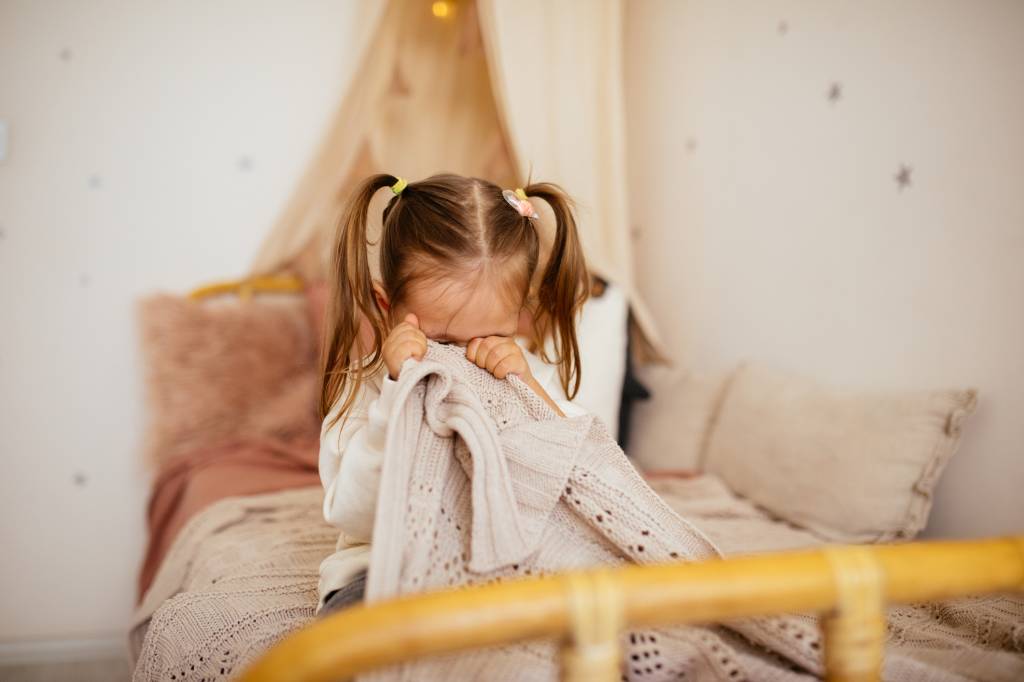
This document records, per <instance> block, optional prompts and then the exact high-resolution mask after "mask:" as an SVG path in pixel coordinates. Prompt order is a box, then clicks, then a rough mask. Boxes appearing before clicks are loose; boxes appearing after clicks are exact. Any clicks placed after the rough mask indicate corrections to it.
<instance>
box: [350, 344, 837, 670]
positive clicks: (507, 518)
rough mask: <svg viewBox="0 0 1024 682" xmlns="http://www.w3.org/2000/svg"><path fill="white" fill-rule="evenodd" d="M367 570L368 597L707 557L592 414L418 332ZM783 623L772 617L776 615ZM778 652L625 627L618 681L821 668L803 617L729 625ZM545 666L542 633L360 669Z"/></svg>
mask: <svg viewBox="0 0 1024 682" xmlns="http://www.w3.org/2000/svg"><path fill="white" fill-rule="evenodd" d="M398 382H399V385H398V387H397V391H396V398H395V403H394V404H395V406H396V407H395V413H394V414H393V415H392V418H391V420H390V421H389V423H388V431H387V444H386V449H385V457H384V463H383V468H382V473H381V487H380V494H379V497H378V500H379V501H378V504H377V510H376V521H375V525H374V535H373V543H372V550H371V558H370V569H369V575H368V579H367V592H366V598H367V601H368V602H373V601H378V600H381V599H387V598H391V597H395V596H398V595H404V594H410V593H414V592H419V591H422V590H426V589H440V588H446V587H451V586H456V585H471V584H480V583H491V582H500V581H503V580H508V579H514V578H518V577H521V576H529V575H544V574H548V573H554V572H557V571H565V570H570V569H579V568H587V567H594V566H600V565H616V564H623V563H629V562H632V563H652V562H664V561H672V560H699V559H706V558H710V557H716V556H720V552H719V550H718V549H717V548H716V547H715V546H714V545H713V544H712V543H711V541H710V540H708V538H707V537H706V536H705V535H704V534H703V533H701V532H700V531H698V530H697V529H696V528H694V527H693V526H692V525H691V524H690V523H688V522H687V521H685V520H684V519H683V518H681V517H680V516H679V515H678V514H676V513H675V512H674V511H673V510H672V509H671V508H670V507H669V506H668V505H666V504H665V502H664V501H663V500H662V499H661V498H659V497H658V495H657V494H656V493H655V492H654V491H653V490H651V488H650V487H649V486H648V485H647V483H646V482H645V481H644V480H643V479H642V478H641V477H640V475H639V474H638V473H637V471H636V470H635V469H634V468H633V466H632V465H631V464H630V462H629V461H628V460H627V459H626V456H625V455H624V454H623V452H622V450H621V449H620V448H619V447H618V445H617V444H616V443H615V441H614V439H613V438H612V437H611V436H610V435H609V433H608V431H607V430H606V429H605V427H604V426H603V425H602V424H601V423H600V422H599V421H597V420H595V419H594V418H593V417H592V416H589V415H587V416H583V417H575V418H571V419H565V418H559V417H558V416H557V415H556V414H555V413H554V412H553V411H552V410H551V408H550V407H548V405H547V404H546V403H545V402H544V401H543V400H541V399H540V398H539V397H538V396H537V395H536V394H535V393H533V391H531V390H530V389H529V388H528V387H527V386H526V385H525V384H524V383H522V382H521V381H519V380H518V378H515V377H513V378H510V379H509V380H507V381H499V380H497V379H494V378H493V377H492V376H491V375H490V374H488V373H487V372H486V371H484V370H481V369H479V368H477V367H476V366H474V365H472V364H471V363H469V362H468V361H467V360H466V359H465V356H464V351H463V350H462V349H461V348H459V347H456V346H444V345H439V344H434V343H431V344H430V345H429V347H428V351H427V354H426V357H425V358H424V359H423V360H422V361H419V362H416V361H408V362H407V363H406V364H405V366H404V367H403V368H402V372H401V375H400V377H399V380H398ZM780 626H781V627H780ZM736 629H737V630H738V631H740V632H742V633H743V634H744V635H746V637H748V638H749V639H750V640H752V641H753V642H756V643H757V644H760V645H762V646H766V647H769V648H770V649H771V650H772V651H773V652H775V653H777V654H781V655H782V656H784V657H785V658H786V659H788V660H787V661H783V660H782V659H781V658H780V659H779V660H778V661H774V664H772V663H773V662H771V661H770V659H767V658H758V657H754V656H751V655H750V654H749V653H747V652H745V651H743V650H742V649H737V648H736V647H735V646H734V645H733V644H731V643H729V642H728V641H727V640H726V639H725V638H724V637H723V635H722V634H721V633H720V632H719V631H718V630H715V629H712V628H684V627H676V628H666V629H658V630H651V631H644V632H629V633H624V634H623V637H622V641H623V645H624V652H625V657H624V660H623V665H622V674H623V679H629V680H652V681H653V680H675V679H679V678H680V676H681V675H686V676H687V677H689V678H690V679H693V678H700V679H720V680H730V681H735V680H739V679H749V680H772V679H780V680H781V679H796V678H797V675H795V673H793V672H792V671H791V670H790V669H789V665H790V663H793V664H796V665H798V666H800V667H801V668H803V669H805V670H811V671H814V672H819V671H820V670H821V655H820V645H819V644H818V635H817V629H816V624H815V622H814V621H813V620H812V619H796V618H786V619H765V620H758V621H750V622H747V623H745V624H743V625H740V626H738V627H737V628H736ZM479 676H486V678H488V679H500V680H554V679H556V678H557V676H558V657H557V655H556V651H555V646H554V643H551V642H546V643H536V644H534V643H531V644H519V645H513V646H506V647H500V648H497V649H488V650H482V651H477V652H471V653H465V654H459V655H454V656H447V657H444V658H441V659H434V660H430V661H426V662H416V663H410V664H407V665H403V666H397V667H394V668H391V669H389V670H387V671H383V672H377V673H374V674H372V675H368V676H365V679H367V680H371V679H372V680H375V681H377V682H380V681H381V680H393V679H402V680H456V679H478V678H479Z"/></svg>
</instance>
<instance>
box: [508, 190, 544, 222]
mask: <svg viewBox="0 0 1024 682" xmlns="http://www.w3.org/2000/svg"><path fill="white" fill-rule="evenodd" d="M501 196H503V197H505V201H507V202H508V203H509V205H510V206H511V207H512V208H514V209H515V210H516V211H518V212H519V215H521V216H523V217H524V218H540V215H538V214H537V211H535V210H534V209H533V204H531V203H530V200H529V199H527V198H526V192H524V191H523V190H522V188H520V189H517V190H516V191H514V192H513V191H512V190H510V189H506V190H502V192H501Z"/></svg>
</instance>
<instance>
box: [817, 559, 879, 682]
mask: <svg viewBox="0 0 1024 682" xmlns="http://www.w3.org/2000/svg"><path fill="white" fill-rule="evenodd" d="M823 553H824V554H825V558H826V559H827V560H828V562H829V564H830V565H831V566H832V576H833V579H834V580H835V587H836V607H835V610H833V611H831V612H828V613H825V614H824V618H823V619H822V630H823V631H824V633H823V634H824V635H825V675H826V679H827V680H828V681H829V682H878V680H881V679H882V657H883V654H884V652H885V630H886V618H885V584H884V581H885V571H883V570H882V567H881V566H880V565H879V563H878V560H877V559H876V558H875V556H874V554H872V552H871V550H870V549H868V548H867V547H834V548H826V549H824V550H823Z"/></svg>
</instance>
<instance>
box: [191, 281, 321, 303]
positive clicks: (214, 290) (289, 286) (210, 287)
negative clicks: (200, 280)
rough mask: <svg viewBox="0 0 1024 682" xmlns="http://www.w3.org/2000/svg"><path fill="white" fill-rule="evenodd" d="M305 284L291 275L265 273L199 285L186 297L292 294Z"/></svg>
mask: <svg viewBox="0 0 1024 682" xmlns="http://www.w3.org/2000/svg"><path fill="white" fill-rule="evenodd" d="M304 287H305V284H304V283H303V281H302V279H300V278H299V277H295V276H293V275H285V274H281V275H266V276H259V277H247V278H245V279H235V280H229V281H226V282H215V283H213V284H207V285H205V286H201V287H199V288H198V289H194V290H193V291H192V292H190V293H189V295H188V297H189V298H191V299H192V300H193V301H201V300H202V299H204V298H210V297H212V296H220V295H222V294H238V297H239V298H241V299H243V300H245V299H248V298H250V297H251V296H252V295H253V294H262V293H273V294H293V293H298V292H300V291H302V290H303V288H304Z"/></svg>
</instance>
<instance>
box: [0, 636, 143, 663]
mask: <svg viewBox="0 0 1024 682" xmlns="http://www.w3.org/2000/svg"><path fill="white" fill-rule="evenodd" d="M111 658H124V659H128V658H129V652H128V638H127V637H125V636H123V635H107V636H101V637H80V638H74V639H23V640H9V641H0V665H25V664H33V663H58V662H68V661H94V660H97V659H111Z"/></svg>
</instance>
